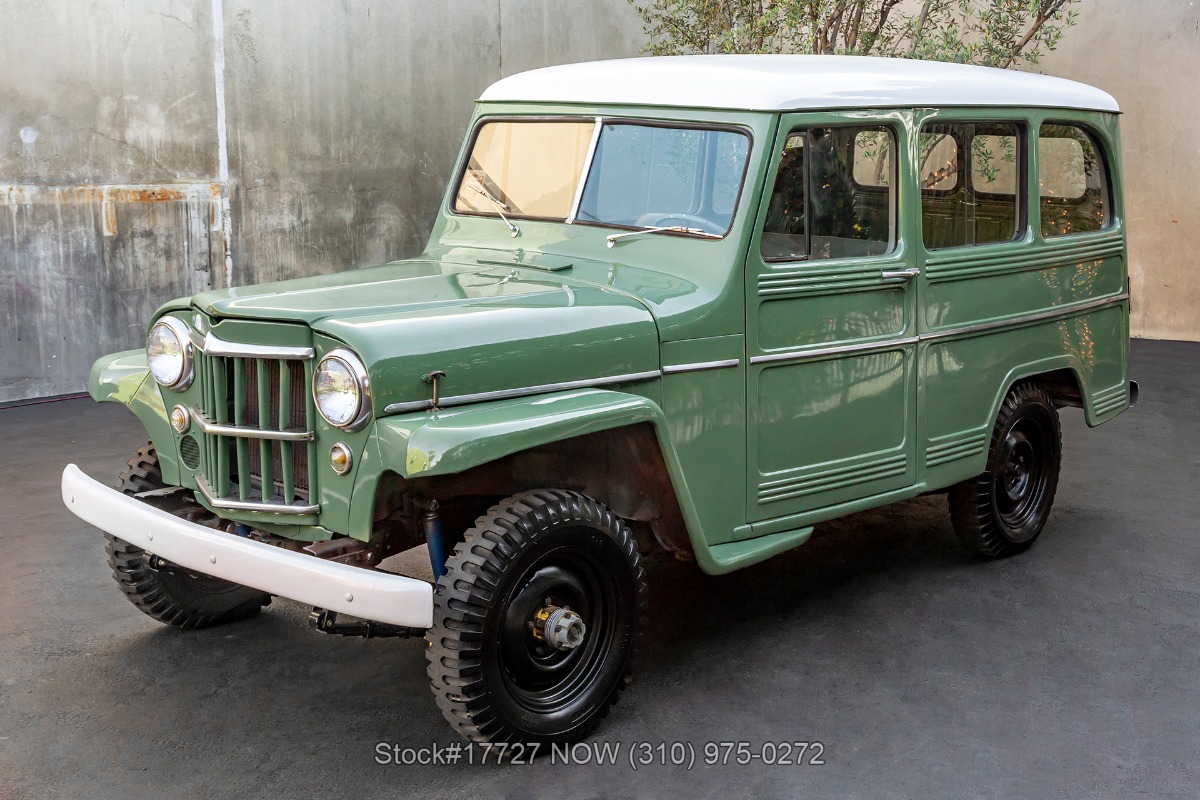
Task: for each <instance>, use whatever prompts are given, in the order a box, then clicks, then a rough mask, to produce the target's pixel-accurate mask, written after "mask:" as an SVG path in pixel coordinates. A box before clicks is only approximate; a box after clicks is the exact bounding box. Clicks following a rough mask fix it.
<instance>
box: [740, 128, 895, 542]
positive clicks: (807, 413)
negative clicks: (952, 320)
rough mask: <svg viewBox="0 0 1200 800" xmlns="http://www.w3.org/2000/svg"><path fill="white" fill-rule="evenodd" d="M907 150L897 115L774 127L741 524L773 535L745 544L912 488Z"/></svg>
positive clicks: (750, 314) (751, 302)
mask: <svg viewBox="0 0 1200 800" xmlns="http://www.w3.org/2000/svg"><path fill="white" fill-rule="evenodd" d="M905 147H907V135H906V133H905V129H904V127H903V125H900V124H897V115H895V114H891V115H888V114H885V113H881V114H879V115H878V117H877V118H870V117H867V116H865V115H863V114H794V115H785V116H784V117H783V119H782V121H781V125H780V129H779V135H778V139H777V141H776V148H775V149H776V156H775V158H776V164H777V167H776V171H775V176H774V178H772V179H770V180H768V182H767V187H768V189H767V191H766V192H765V193H764V197H763V198H762V202H761V205H760V208H759V216H758V223H757V231H758V232H757V234H756V236H755V237H754V239H753V241H752V244H751V250H750V253H749V254H748V257H747V268H746V279H747V284H746V307H747V325H746V342H747V351H748V356H749V361H750V363H749V369H748V372H747V380H748V385H747V413H748V417H749V431H748V434H749V436H748V445H747V447H748V466H749V469H748V470H747V474H748V480H749V486H748V487H747V489H748V494H747V498H748V499H747V504H748V508H747V514H748V520H749V521H750V522H752V523H754V522H763V523H765V522H766V521H768V520H776V521H777V523H778V524H777V525H774V526H773V525H770V524H764V525H755V526H754V530H753V531H752V532H751V535H759V534H761V533H769V532H771V531H772V530H774V529H776V528H778V529H783V528H784V527H786V525H787V524H788V523H796V525H797V526H799V525H801V524H804V520H805V519H806V518H807V517H809V516H816V515H811V514H808V513H807V512H814V511H817V510H819V509H824V508H827V507H831V506H840V505H843V504H847V503H850V502H852V501H855V500H858V499H862V498H866V497H872V496H875V495H880V494H884V493H887V492H889V491H894V490H898V489H904V488H906V487H908V486H911V485H912V483H914V481H915V474H914V463H913V458H912V442H913V439H914V426H915V420H916V414H915V409H914V401H915V396H916V393H915V380H916V375H915V369H914V365H915V357H916V336H915V331H916V328H915V324H914V315H915V310H916V298H915V295H914V293H915V291H916V285H917V281H916V280H915V277H916V270H915V269H914V268H913V267H912V264H913V263H914V260H913V258H912V257H911V256H910V254H909V252H908V249H906V248H905V246H904V237H902V236H901V235H900V231H899V225H898V220H897V209H898V208H899V200H900V198H899V196H898V193H899V192H898V189H899V187H898V184H899V182H900V181H899V177H898V171H897V164H896V162H897V158H896V155H897V153H898V152H902V150H900V149H899V148H905ZM844 510H849V509H844ZM830 515H832V514H830Z"/></svg>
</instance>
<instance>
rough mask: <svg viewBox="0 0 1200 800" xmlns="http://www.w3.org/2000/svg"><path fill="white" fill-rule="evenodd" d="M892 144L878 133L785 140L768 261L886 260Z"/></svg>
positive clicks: (770, 216)
mask: <svg viewBox="0 0 1200 800" xmlns="http://www.w3.org/2000/svg"><path fill="white" fill-rule="evenodd" d="M894 152H895V141H894V139H893V137H892V134H891V132H890V131H889V130H888V129H886V128H880V127H870V128H862V127H846V128H808V129H805V130H795V131H792V132H791V133H789V134H788V137H787V140H786V142H785V143H784V148H783V153H782V154H781V156H780V160H779V170H778V172H776V175H775V185H774V187H773V188H772V190H771V198H770V202H769V204H768V206H767V215H766V222H765V223H764V225H763V232H762V240H761V245H760V250H761V253H762V257H763V259H764V260H766V261H794V260H797V259H803V258H807V259H812V260H816V259H828V258H853V257H862V256H875V255H882V254H884V253H886V252H888V251H889V250H890V249H891V247H892V242H893V234H892V208H893V201H894V192H895V188H894V186H895V183H896V181H895V165H894V162H893V158H892V155H893V153H894Z"/></svg>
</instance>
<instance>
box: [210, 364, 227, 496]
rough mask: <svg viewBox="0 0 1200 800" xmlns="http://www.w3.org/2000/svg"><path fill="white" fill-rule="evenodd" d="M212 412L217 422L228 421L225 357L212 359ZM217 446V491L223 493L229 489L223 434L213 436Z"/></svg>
mask: <svg viewBox="0 0 1200 800" xmlns="http://www.w3.org/2000/svg"><path fill="white" fill-rule="evenodd" d="M213 378H214V380H213V413H214V414H215V415H216V420H217V422H229V405H228V398H229V386H228V378H227V376H226V375H225V359H223V358H214V359H213ZM213 439H214V440H215V442H216V446H217V487H218V489H217V491H219V492H221V493H222V494H224V493H225V492H227V491H228V490H229V481H230V468H229V442H228V441H227V440H226V439H225V437H223V436H214V437H213Z"/></svg>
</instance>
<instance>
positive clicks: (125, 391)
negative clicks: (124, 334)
mask: <svg viewBox="0 0 1200 800" xmlns="http://www.w3.org/2000/svg"><path fill="white" fill-rule="evenodd" d="M149 377H150V370H149V369H148V368H147V367H146V351H145V350H126V351H124V352H121V353H112V354H110V355H107V356H103V357H101V358H99V359H97V361H96V363H95V364H93V365H92V371H91V374H90V375H89V376H88V394H90V395H91V396H92V399H93V400H95V401H96V402H97V403H120V404H121V405H123V406H125V407H126V408H128V409H129V410H130V411H132V412H133V415H134V416H135V417H137V418H138V420H139V421H141V423H142V427H144V428H145V429H146V436H147V437H148V438H149V439H150V441H151V442H153V443H154V449H155V450H156V451H157V453H158V463H159V465H160V466H161V467H162V473H163V480H164V481H165V482H166V483H168V484H178V483H179V453H178V450H177V448H176V445H175V435H174V433H173V432H172V430H171V423H170V421H169V420H168V419H167V408H166V405H165V404H164V403H163V398H162V393H161V391H160V390H159V388H158V384H157V383H155V382H154V381H153V380H150V379H149Z"/></svg>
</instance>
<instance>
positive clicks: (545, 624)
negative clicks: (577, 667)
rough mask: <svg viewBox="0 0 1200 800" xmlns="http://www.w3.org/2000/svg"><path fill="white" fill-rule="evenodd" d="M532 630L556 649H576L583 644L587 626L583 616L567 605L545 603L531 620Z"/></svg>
mask: <svg viewBox="0 0 1200 800" xmlns="http://www.w3.org/2000/svg"><path fill="white" fill-rule="evenodd" d="M530 632H531V633H532V634H533V637H534V638H535V639H540V640H541V641H543V642H545V643H546V644H548V645H550V646H551V647H553V648H554V649H555V650H574V649H575V648H576V647H579V645H581V644H583V637H584V634H586V633H587V626H586V625H584V624H583V617H581V616H579V615H578V614H576V613H575V612H574V611H572V610H571V609H570V608H568V607H566V606H562V607H559V606H555V605H549V604H547V605H544V606H542V607H541V608H539V609H538V610H537V613H535V614H534V615H533V619H532V620H531V622H530Z"/></svg>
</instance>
